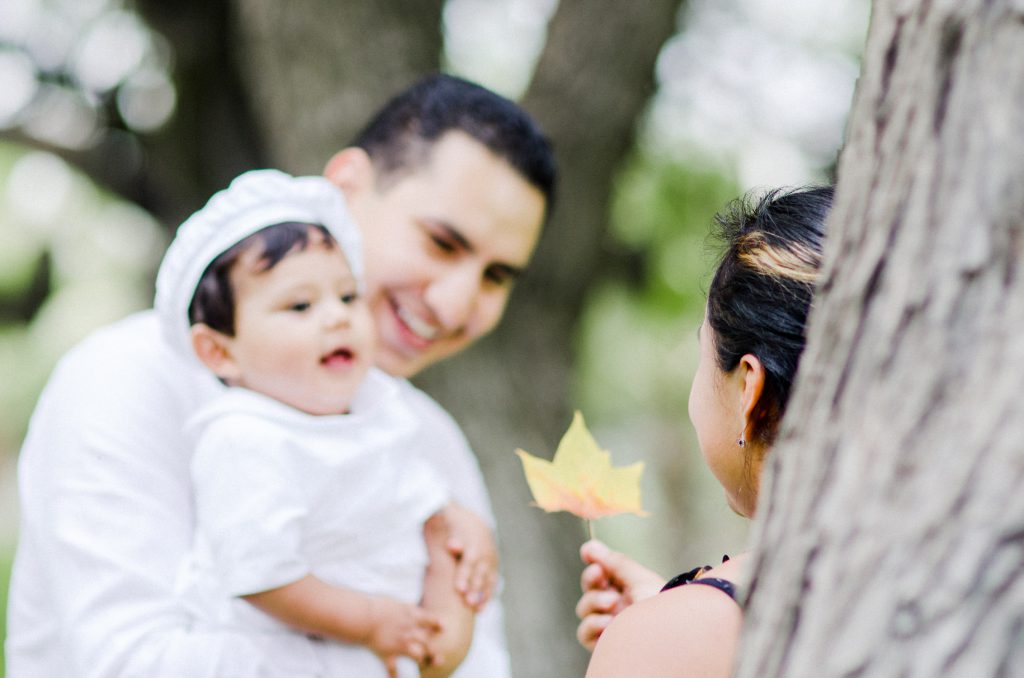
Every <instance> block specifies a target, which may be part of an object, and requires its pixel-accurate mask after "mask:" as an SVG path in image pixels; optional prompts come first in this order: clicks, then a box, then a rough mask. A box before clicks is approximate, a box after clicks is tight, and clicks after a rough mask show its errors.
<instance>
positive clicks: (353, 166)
mask: <svg viewBox="0 0 1024 678" xmlns="http://www.w3.org/2000/svg"><path fill="white" fill-rule="evenodd" d="M324 177H326V178H327V180H328V181H330V182H331V183H332V184H334V185H335V186H337V187H338V188H340V189H341V191H342V193H344V194H345V197H346V198H348V199H351V198H352V197H353V196H354V195H357V194H359V193H360V192H361V191H364V190H366V189H369V188H373V186H374V182H375V181H376V174H375V170H374V167H373V161H372V160H370V156H369V155H368V154H367V153H366V151H364V150H363V149H361V148H357V147H355V146H351V147H349V148H343V149H341V150H340V151H338V152H337V153H335V154H334V155H333V156H332V157H331V159H330V160H328V161H327V166H326V167H325V168H324Z"/></svg>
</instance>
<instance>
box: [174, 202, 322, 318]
mask: <svg viewBox="0 0 1024 678" xmlns="http://www.w3.org/2000/svg"><path fill="white" fill-rule="evenodd" d="M314 232H315V233H319V234H320V236H321V237H322V238H323V241H322V242H323V245H324V246H325V247H328V248H333V247H336V246H337V243H336V242H335V240H334V238H333V237H332V236H331V234H330V233H329V232H328V231H327V229H326V228H324V227H323V226H322V225H320V224H307V223H301V222H297V221H286V222H282V223H279V224H272V225H270V226H267V227H266V228H263V229H260V230H259V231H256V232H255V233H253V234H252V235H250V236H248V237H246V238H243V239H242V240H239V241H238V242H237V243H235V244H234V245H232V246H231V247H229V248H228V249H226V250H224V251H223V252H221V253H220V254H219V255H218V256H217V258H216V259H214V260H213V261H212V262H210V265H209V266H207V267H206V270H205V271H203V275H202V277H201V278H200V279H199V284H198V285H196V291H195V294H194V295H192V302H191V303H190V304H189V307H188V320H189V324H190V325H195V324H197V323H204V324H206V325H208V326H210V327H211V328H212V329H214V330H217V331H218V332H220V333H221V334H226V335H227V336H229V337H233V336H234V335H235V292H234V290H233V289H232V287H231V269H232V268H234V266H235V264H237V263H238V259H239V258H240V257H241V256H242V254H244V253H245V252H247V251H249V250H250V249H252V248H253V247H259V248H260V258H259V265H260V268H259V271H260V272H263V271H269V270H270V269H272V268H274V267H275V266H277V265H278V264H279V263H281V260H282V259H284V258H285V257H286V256H288V255H289V254H290V253H291V252H293V251H295V250H304V249H306V247H308V246H309V240H310V235H311V234H312V233H314Z"/></svg>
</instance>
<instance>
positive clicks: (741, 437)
mask: <svg viewBox="0 0 1024 678" xmlns="http://www.w3.org/2000/svg"><path fill="white" fill-rule="evenodd" d="M736 444H737V445H739V446H740V447H743V446H744V445H746V444H747V441H746V440H744V439H743V436H740V439H739V440H737V441H736Z"/></svg>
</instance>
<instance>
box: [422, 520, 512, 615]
mask: <svg viewBox="0 0 1024 678" xmlns="http://www.w3.org/2000/svg"><path fill="white" fill-rule="evenodd" d="M441 514H442V515H443V516H444V519H445V526H446V528H447V530H448V538H447V540H446V541H445V547H446V548H447V549H448V552H449V553H451V554H452V556H454V557H455V560H456V562H457V564H456V569H455V590H456V591H458V592H459V593H460V594H461V595H462V598H463V600H465V601H466V605H468V606H469V607H471V608H472V609H474V610H476V611H477V612H479V611H480V610H481V609H483V607H484V605H486V604H487V601H488V600H490V598H491V594H492V593H493V592H494V585H495V582H497V579H498V549H497V546H496V545H495V543H494V534H493V533H492V532H491V528H490V526H489V525H488V524H487V523H485V522H484V521H483V520H482V519H481V518H480V517H479V516H477V515H476V514H475V513H473V512H472V511H470V510H469V509H467V508H465V507H462V506H460V505H458V504H454V503H453V504H449V505H448V506H446V507H445V508H444V509H443V510H442V511H441ZM428 526H429V523H428Z"/></svg>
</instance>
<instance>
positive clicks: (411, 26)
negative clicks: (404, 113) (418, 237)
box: [233, 0, 444, 174]
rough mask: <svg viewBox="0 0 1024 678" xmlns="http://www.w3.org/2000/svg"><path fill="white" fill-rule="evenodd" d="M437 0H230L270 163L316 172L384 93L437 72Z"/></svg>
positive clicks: (372, 111) (243, 66)
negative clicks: (365, 0) (371, 0)
mask: <svg viewBox="0 0 1024 678" xmlns="http://www.w3.org/2000/svg"><path fill="white" fill-rule="evenodd" d="M443 4H444V3H443V2H442V0H389V1H387V2H337V1H336V0H289V2H280V0H234V1H233V6H234V8H235V10H236V13H237V28H238V36H237V37H238V40H237V42H236V43H235V45H236V50H235V53H236V56H237V60H238V63H239V66H240V70H241V72H242V74H243V76H244V77H245V80H246V83H247V85H248V92H249V95H250V103H251V108H252V110H253V111H254V114H255V116H256V120H257V123H258V125H259V127H260V130H261V131H262V136H263V139H265V140H266V144H267V148H268V150H269V152H270V153H269V157H270V159H271V160H272V161H273V163H274V165H275V166H276V167H280V168H282V169H285V170H287V171H289V172H292V173H298V174H319V173H320V172H322V171H323V168H324V164H325V163H326V162H327V160H328V158H329V157H330V154H331V153H333V152H335V151H338V150H341V149H342V148H344V147H345V146H346V145H348V143H349V142H350V141H351V140H352V138H353V137H354V136H355V135H356V133H357V132H358V131H359V130H360V129H361V128H362V126H363V125H365V124H366V122H367V121H368V120H369V119H370V116H372V115H373V114H375V113H376V112H377V111H378V110H379V109H380V107H381V106H382V105H383V104H384V102H385V101H387V100H388V99H389V98H391V96H393V95H394V94H395V93H396V92H398V91H399V90H401V89H404V88H405V87H406V86H407V85H409V84H411V83H412V82H413V81H414V80H416V79H418V78H420V77H422V76H423V75H426V74H427V73H430V72H434V71H437V70H438V68H439V67H440V66H439V64H440V58H441V47H442V42H441V8H442V5H443Z"/></svg>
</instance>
